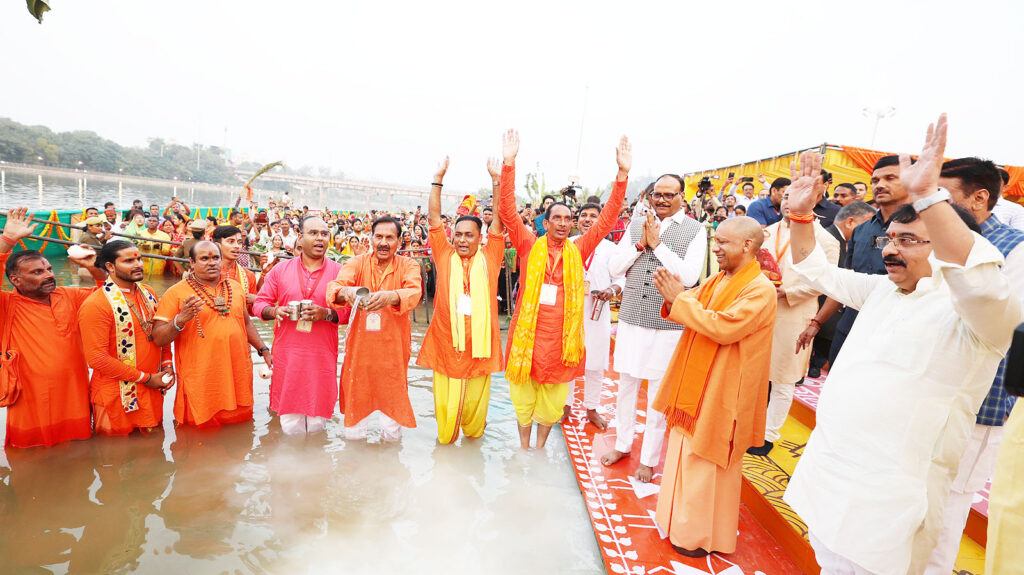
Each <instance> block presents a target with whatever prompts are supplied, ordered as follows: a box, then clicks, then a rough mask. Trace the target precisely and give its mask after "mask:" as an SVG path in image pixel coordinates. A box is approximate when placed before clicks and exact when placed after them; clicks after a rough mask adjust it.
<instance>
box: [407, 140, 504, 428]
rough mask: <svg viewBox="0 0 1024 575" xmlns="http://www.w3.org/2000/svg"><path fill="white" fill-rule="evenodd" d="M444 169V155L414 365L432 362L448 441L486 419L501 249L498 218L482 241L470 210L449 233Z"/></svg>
mask: <svg viewBox="0 0 1024 575" xmlns="http://www.w3.org/2000/svg"><path fill="white" fill-rule="evenodd" d="M487 169H488V171H489V172H490V173H491V181H492V183H494V184H499V185H500V182H499V177H500V170H501V168H500V167H499V166H498V162H497V160H493V161H491V162H489V163H488V165H487ZM447 171H448V158H445V159H444V162H443V163H442V164H441V166H440V168H438V171H437V173H436V174H434V183H433V184H432V185H431V187H430V204H429V208H430V213H429V221H430V232H429V233H430V246H431V249H432V250H433V255H434V265H435V266H436V268H435V269H436V270H437V291H436V292H435V294H434V318H433V320H432V321H431V322H430V327H429V328H428V329H427V335H426V336H424V338H423V347H422V348H420V353H419V356H418V357H417V358H416V365H419V366H423V367H428V368H430V369H432V370H434V412H435V414H436V416H437V438H438V441H440V442H441V443H444V444H449V443H454V442H455V440H456V439H458V438H459V430H460V429H461V430H462V433H464V434H465V435H466V437H471V438H476V437H480V436H481V435H483V433H484V427H485V426H486V425H487V403H488V400H489V399H490V396H491V374H492V373H494V372H495V371H498V370H500V369H501V329H500V327H499V326H498V274H499V273H500V272H501V260H502V257H504V255H505V239H504V234H503V230H502V224H501V220H500V219H499V218H494V219H493V220H492V221H491V226H490V230H489V233H490V237H491V241H489V242H487V244H486V245H484V246H481V243H482V239H481V236H482V232H483V223H482V222H481V221H480V219H479V218H477V217H476V216H468V215H467V216H461V217H459V218H458V219H457V220H455V228H454V232H453V234H452V239H453V240H454V241H453V242H451V243H450V242H449V241H448V238H447V237H446V236H445V232H444V227H443V225H442V222H441V186H442V185H443V182H444V175H445V172H447ZM494 188H495V189H497V188H498V185H495V186H494ZM453 243H454V245H452V244H453Z"/></svg>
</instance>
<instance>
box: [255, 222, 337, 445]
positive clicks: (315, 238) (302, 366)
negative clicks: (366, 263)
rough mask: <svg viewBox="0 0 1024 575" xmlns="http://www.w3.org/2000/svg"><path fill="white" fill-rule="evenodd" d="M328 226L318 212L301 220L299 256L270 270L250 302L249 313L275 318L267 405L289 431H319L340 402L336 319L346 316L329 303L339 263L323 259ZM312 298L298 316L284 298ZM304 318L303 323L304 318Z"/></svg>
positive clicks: (284, 429) (292, 299)
mask: <svg viewBox="0 0 1024 575" xmlns="http://www.w3.org/2000/svg"><path fill="white" fill-rule="evenodd" d="M329 237H330V231H329V230H328V228H327V224H326V223H325V222H324V221H323V219H321V218H320V217H319V216H306V217H305V218H303V219H302V221H300V222H299V237H298V239H297V240H296V241H297V244H298V245H301V246H302V251H301V252H300V254H299V257H295V258H292V259H290V260H286V261H285V262H284V263H283V264H281V265H278V266H275V267H274V268H273V269H271V270H270V271H269V272H267V277H266V279H265V281H264V282H263V287H261V288H260V291H259V294H258V295H257V296H256V303H255V304H253V306H252V311H253V315H255V316H257V317H261V318H263V319H265V320H276V325H275V327H274V373H273V376H272V377H271V380H270V409H272V410H273V411H274V413H277V414H278V415H279V416H280V418H281V429H282V430H283V431H284V432H285V433H287V434H299V433H312V432H316V431H322V430H323V429H324V427H325V426H326V425H327V420H329V419H330V418H331V416H333V415H334V406H335V405H336V404H337V403H338V384H337V381H336V379H335V378H336V377H337V375H338V323H339V322H340V321H344V320H345V319H347V318H348V314H347V313H343V314H342V316H339V313H341V312H339V311H338V310H335V309H330V308H329V307H328V305H327V284H328V282H330V280H331V278H334V277H337V275H338V272H340V271H341V264H339V263H337V262H334V261H331V260H329V259H327V258H326V257H324V256H325V254H326V253H327V241H328V239H329ZM302 300H312V301H313V306H312V307H311V308H309V309H303V310H302V316H301V318H300V321H294V320H291V319H289V314H288V302H290V301H302ZM303 322H305V323H303Z"/></svg>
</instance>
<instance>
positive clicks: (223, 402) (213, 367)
mask: <svg viewBox="0 0 1024 575" xmlns="http://www.w3.org/2000/svg"><path fill="white" fill-rule="evenodd" d="M228 281H229V282H230V283H231V288H232V290H233V292H232V293H233V296H232V298H231V307H230V310H229V312H228V314H227V315H221V314H220V313H218V312H216V311H214V310H212V309H210V307H209V306H206V305H204V306H203V308H202V309H201V310H200V312H199V315H198V319H199V323H200V324H201V325H202V328H203V333H204V335H205V336H206V337H200V336H199V331H198V329H197V328H196V320H195V319H193V320H192V321H190V322H188V323H187V324H185V327H184V329H183V330H182V331H181V333H179V334H178V338H177V339H176V340H174V367H175V372H176V373H177V385H178V394H177V396H176V397H175V399H174V419H175V421H177V422H178V423H179V424H186V425H199V426H203V425H206V424H211V425H220V424H225V423H237V422H240V421H247V420H250V419H252V406H253V396H252V360H251V358H250V357H249V341H248V336H247V334H246V331H245V314H246V311H245V298H244V297H242V293H243V292H242V286H241V284H239V283H238V282H236V281H234V280H228ZM192 295H195V291H194V290H193V289H192V287H191V286H189V285H188V282H187V281H184V280H183V281H180V282H178V283H176V284H174V285H173V286H171V288H170V289H169V290H167V293H165V294H164V296H163V298H161V299H160V305H159V307H157V310H156V319H159V320H162V321H167V322H169V321H171V320H172V319H173V318H174V316H175V315H177V314H178V312H180V311H181V307H182V303H183V302H184V301H185V299H187V298H188V297H189V296H192Z"/></svg>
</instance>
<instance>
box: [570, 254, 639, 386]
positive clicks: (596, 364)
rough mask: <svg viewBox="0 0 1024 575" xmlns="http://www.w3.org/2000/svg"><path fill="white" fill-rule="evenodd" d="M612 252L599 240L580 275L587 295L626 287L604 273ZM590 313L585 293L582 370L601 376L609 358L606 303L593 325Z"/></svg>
mask: <svg viewBox="0 0 1024 575" xmlns="http://www.w3.org/2000/svg"><path fill="white" fill-rule="evenodd" d="M570 239H575V238H570ZM613 251H615V244H614V243H612V242H610V241H608V240H601V243H599V244H597V249H595V250H594V257H593V259H592V260H591V261H590V267H589V268H588V269H586V270H585V271H584V273H583V280H584V281H585V282H588V283H589V284H590V291H593V290H605V289H608V288H609V287H611V286H612V284H615V285H617V286H619V287H620V288H621V287H622V286H624V285H625V284H626V277H625V276H623V275H619V276H612V274H611V272H610V271H609V269H608V260H609V258H610V257H611V254H612V252H613ZM583 263H584V264H586V263H587V262H583ZM593 311H594V298H592V297H590V293H589V292H588V293H587V295H586V297H585V298H584V299H583V337H584V340H585V343H586V346H587V367H586V369H587V371H593V370H599V371H601V372H604V370H606V369H608V359H609V355H610V354H611V339H612V312H611V310H609V309H608V303H607V302H605V304H604V311H602V312H601V317H600V318H599V319H598V320H597V321H594V320H591V319H590V315H591V313H592V312H593Z"/></svg>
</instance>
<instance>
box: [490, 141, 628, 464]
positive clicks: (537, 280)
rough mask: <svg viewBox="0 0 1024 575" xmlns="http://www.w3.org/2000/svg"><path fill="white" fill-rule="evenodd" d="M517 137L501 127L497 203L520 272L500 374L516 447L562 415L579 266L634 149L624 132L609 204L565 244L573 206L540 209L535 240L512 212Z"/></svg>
mask: <svg viewBox="0 0 1024 575" xmlns="http://www.w3.org/2000/svg"><path fill="white" fill-rule="evenodd" d="M518 153H519V134H518V133H517V132H516V131H514V130H509V131H508V132H506V134H505V137H504V141H503V143H502V156H503V158H504V164H503V165H502V168H501V191H500V194H499V195H500V196H501V201H500V202H499V205H498V214H499V215H500V216H501V220H502V222H503V223H504V224H505V225H506V227H507V229H508V235H509V239H510V240H512V245H513V246H514V247H515V249H516V253H517V257H518V260H519V265H520V269H521V270H522V273H521V274H520V276H519V303H518V305H517V306H516V315H515V317H513V318H512V323H511V324H510V328H509V336H508V347H507V348H506V349H507V352H506V354H505V357H506V358H507V362H506V367H505V378H506V379H508V381H509V393H510V394H511V396H512V405H513V407H514V408H515V411H516V422H517V423H518V425H519V445H520V447H521V448H522V449H529V448H530V437H531V435H532V434H533V424H534V423H536V424H537V444H536V445H537V449H541V448H543V447H544V445H545V443H546V442H547V438H548V435H549V434H550V432H551V426H553V425H554V424H555V423H557V422H558V420H559V419H560V418H561V417H562V413H563V407H564V406H565V398H566V396H567V395H568V392H569V386H568V382H570V381H572V380H574V379H576V378H577V377H579V376H581V375H583V374H584V372H585V369H586V348H585V344H584V333H583V308H584V293H583V290H584V279H583V277H584V267H583V266H584V264H583V262H585V261H586V260H587V259H589V258H590V256H591V255H592V254H593V253H594V250H595V249H596V248H597V246H598V244H600V243H601V240H602V238H604V237H605V236H606V235H608V233H609V232H611V231H612V229H614V227H615V222H616V221H617V220H618V215H619V212H620V211H621V210H622V202H623V200H624V199H625V196H626V187H627V185H628V176H629V169H630V167H631V166H632V164H633V152H632V147H631V146H630V144H629V140H628V139H627V138H626V137H625V136H623V137H622V138H621V139H620V140H619V146H618V148H616V151H615V160H616V164H618V172H617V173H616V176H615V183H614V184H613V186H612V193H611V196H610V197H609V199H608V204H607V205H606V206H605V207H604V209H603V210H602V211H601V215H600V216H599V217H598V220H597V223H595V224H594V225H593V226H592V227H591V228H590V230H589V231H588V232H587V233H586V234H584V235H582V236H580V237H579V238H578V239H577V240H576V241H569V234H570V232H571V230H572V211H571V210H570V209H569V207H568V206H566V205H565V204H564V203H561V202H555V203H552V204H551V205H549V206H548V208H547V209H546V210H545V212H544V220H543V226H544V229H545V231H546V232H547V233H546V234H545V235H544V236H543V237H538V236H537V235H535V234H534V233H533V231H532V230H531V229H530V228H529V226H528V225H527V224H525V223H523V222H522V221H521V220H520V216H519V215H518V213H517V212H516V199H515V187H516V186H515V180H516V177H515V176H516V172H515V161H516V156H517V155H518Z"/></svg>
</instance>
